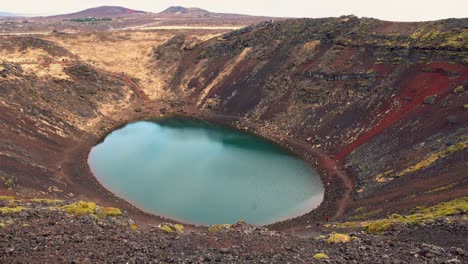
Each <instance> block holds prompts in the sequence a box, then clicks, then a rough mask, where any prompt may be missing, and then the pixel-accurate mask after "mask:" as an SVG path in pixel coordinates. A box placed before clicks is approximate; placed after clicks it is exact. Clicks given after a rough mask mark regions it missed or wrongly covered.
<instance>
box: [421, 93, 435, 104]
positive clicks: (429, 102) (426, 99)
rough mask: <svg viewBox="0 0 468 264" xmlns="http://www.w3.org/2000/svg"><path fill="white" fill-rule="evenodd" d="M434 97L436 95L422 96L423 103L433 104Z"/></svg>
mask: <svg viewBox="0 0 468 264" xmlns="http://www.w3.org/2000/svg"><path fill="white" fill-rule="evenodd" d="M436 99H437V96H436V95H431V96H428V97H426V98H424V104H435V101H436Z"/></svg>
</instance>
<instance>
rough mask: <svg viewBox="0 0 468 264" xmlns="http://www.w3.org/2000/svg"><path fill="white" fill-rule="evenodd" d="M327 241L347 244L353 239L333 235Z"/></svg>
mask: <svg viewBox="0 0 468 264" xmlns="http://www.w3.org/2000/svg"><path fill="white" fill-rule="evenodd" d="M326 241H327V242H328V243H332V244H335V243H347V242H349V241H351V237H350V236H348V235H346V234H340V233H333V234H331V235H330V236H329V237H328V238H327V239H326Z"/></svg>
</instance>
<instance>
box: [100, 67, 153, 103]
mask: <svg viewBox="0 0 468 264" xmlns="http://www.w3.org/2000/svg"><path fill="white" fill-rule="evenodd" d="M97 71H98V73H100V74H103V75H110V76H112V77H114V78H117V79H119V80H120V81H123V82H125V83H126V84H127V85H128V86H129V87H130V88H131V89H132V90H133V92H135V94H136V95H137V96H138V98H140V99H142V100H143V102H145V103H148V102H150V101H151V100H150V98H149V97H148V95H147V94H146V93H145V92H144V91H143V89H141V87H140V86H139V85H138V84H136V83H135V82H134V81H132V79H131V78H130V76H128V75H127V74H124V73H122V74H116V73H113V72H109V71H106V70H102V69H97Z"/></svg>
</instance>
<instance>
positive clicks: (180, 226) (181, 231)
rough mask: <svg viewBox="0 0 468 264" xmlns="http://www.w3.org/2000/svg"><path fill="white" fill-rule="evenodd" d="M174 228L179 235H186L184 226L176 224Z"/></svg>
mask: <svg viewBox="0 0 468 264" xmlns="http://www.w3.org/2000/svg"><path fill="white" fill-rule="evenodd" d="M174 228H175V230H176V231H177V232H178V233H184V229H185V228H184V226H183V225H181V224H175V225H174Z"/></svg>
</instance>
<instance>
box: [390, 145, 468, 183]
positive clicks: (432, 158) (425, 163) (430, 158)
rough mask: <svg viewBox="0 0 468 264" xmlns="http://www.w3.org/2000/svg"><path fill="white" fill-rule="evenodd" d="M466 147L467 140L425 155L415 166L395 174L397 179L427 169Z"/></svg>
mask: <svg viewBox="0 0 468 264" xmlns="http://www.w3.org/2000/svg"><path fill="white" fill-rule="evenodd" d="M467 147H468V140H467V141H462V142H459V143H457V144H455V145H452V146H449V147H447V148H445V149H443V150H441V151H439V152H434V153H430V154H429V155H427V156H426V157H425V158H424V159H422V160H420V161H419V162H417V163H416V164H414V165H412V166H410V167H408V168H407V169H405V170H403V171H401V172H399V173H397V174H396V176H397V177H401V176H403V175H405V174H408V173H413V172H416V171H418V170H420V169H423V168H426V167H429V166H430V165H432V164H433V163H434V162H436V161H437V160H439V159H442V158H445V157H447V156H449V155H451V154H453V153H455V152H458V151H461V150H464V149H466V148H467Z"/></svg>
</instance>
